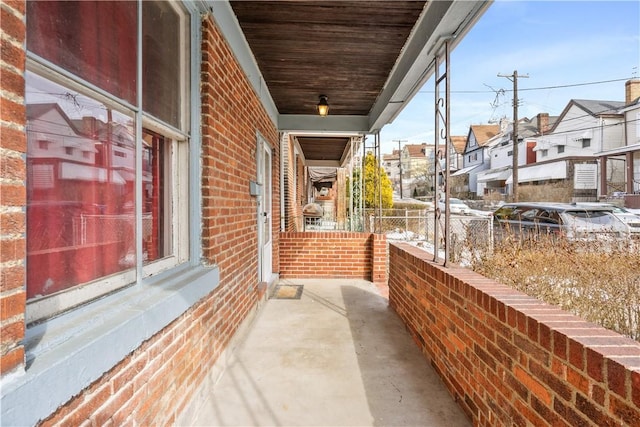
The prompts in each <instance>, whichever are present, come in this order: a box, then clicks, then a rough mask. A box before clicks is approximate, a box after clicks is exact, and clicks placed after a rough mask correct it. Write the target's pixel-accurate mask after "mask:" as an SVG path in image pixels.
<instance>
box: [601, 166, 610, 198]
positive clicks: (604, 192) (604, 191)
mask: <svg viewBox="0 0 640 427" xmlns="http://www.w3.org/2000/svg"><path fill="white" fill-rule="evenodd" d="M608 160H609V158H608V157H607V156H602V157H600V196H601V197H604V196H607V195H608V194H609V186H608V185H607V161H608Z"/></svg>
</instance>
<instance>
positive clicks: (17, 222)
mask: <svg viewBox="0 0 640 427" xmlns="http://www.w3.org/2000/svg"><path fill="white" fill-rule="evenodd" d="M25 225H26V218H25V214H24V213H22V212H11V213H8V212H7V213H4V214H3V215H2V217H0V234H3V235H7V234H22V233H24V232H25Z"/></svg>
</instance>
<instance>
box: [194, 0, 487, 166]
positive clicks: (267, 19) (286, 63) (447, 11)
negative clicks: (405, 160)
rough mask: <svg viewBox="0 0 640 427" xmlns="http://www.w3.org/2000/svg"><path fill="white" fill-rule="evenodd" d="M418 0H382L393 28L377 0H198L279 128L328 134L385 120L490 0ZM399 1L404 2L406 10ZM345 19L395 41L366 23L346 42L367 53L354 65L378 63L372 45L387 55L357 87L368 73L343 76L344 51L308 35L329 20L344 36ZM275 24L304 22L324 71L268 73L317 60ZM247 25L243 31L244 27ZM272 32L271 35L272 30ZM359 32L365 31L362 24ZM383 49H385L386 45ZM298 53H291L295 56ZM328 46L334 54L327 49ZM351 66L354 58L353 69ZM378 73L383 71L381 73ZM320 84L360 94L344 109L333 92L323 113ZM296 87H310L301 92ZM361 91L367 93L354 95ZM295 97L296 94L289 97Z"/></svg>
mask: <svg viewBox="0 0 640 427" xmlns="http://www.w3.org/2000/svg"><path fill="white" fill-rule="evenodd" d="M423 3H424V5H423V6H422V10H418V12H419V13H416V7H415V6H416V4H419V3H416V2H408V1H405V2H403V1H398V2H392V3H386V4H385V7H390V8H396V7H397V8H400V11H396V12H397V13H396V14H395V15H394V19H395V20H394V25H395V24H397V28H396V27H394V28H388V25H387V21H386V17H385V16H384V13H380V11H377V10H376V9H378V8H380V9H381V10H382V6H381V5H382V4H378V5H376V2H365V1H362V2H357V1H355V2H327V3H318V2H305V1H293V2H261V1H257V2H250V4H248V3H247V2H245V1H240V2H237V3H235V2H232V3H230V2H229V1H218V0H216V1H213V0H200V4H202V5H204V6H205V7H206V8H207V10H210V11H211V12H212V16H213V19H214V20H215V22H216V24H217V26H218V28H219V30H220V31H221V33H222V34H223V36H224V37H225V39H226V41H227V43H228V45H229V47H230V48H231V50H232V51H233V52H234V55H235V57H236V59H237V60H238V63H239V64H240V66H241V67H242V69H243V71H244V74H245V75H246V77H247V79H248V81H249V83H250V84H251V86H252V87H253V89H254V91H255V93H256V95H257V97H258V99H259V100H260V102H261V103H262V105H263V107H264V109H265V111H266V112H267V114H268V115H269V116H270V118H271V119H272V121H273V122H274V123H275V124H276V126H277V128H278V130H279V131H280V132H288V133H292V134H307V135H308V134H310V133H312V134H317V135H321V136H323V137H324V138H327V137H331V136H332V134H339V135H337V136H336V137H338V138H341V137H344V136H345V135H350V136H358V135H365V134H374V133H376V132H379V131H380V130H381V129H382V128H383V127H384V126H385V125H386V124H388V123H391V122H392V121H393V120H394V119H395V118H396V117H397V115H398V114H399V113H400V112H401V111H402V109H403V108H404V107H406V106H407V104H408V103H409V101H410V100H411V99H412V98H413V97H414V96H415V95H416V93H417V92H418V91H419V90H420V89H421V87H422V86H423V85H424V83H425V82H426V81H427V80H428V79H429V78H430V77H431V76H432V75H433V74H434V72H435V65H436V64H435V63H436V60H435V57H436V55H440V54H442V51H443V47H444V43H445V41H447V40H448V41H449V48H450V50H453V48H454V47H455V46H456V45H457V44H458V43H459V42H460V41H461V40H462V38H463V37H464V36H465V35H466V33H467V32H468V31H469V30H470V29H471V28H472V26H473V25H474V24H475V22H476V21H477V20H478V19H479V18H480V16H481V15H482V14H483V13H484V12H485V11H486V10H487V9H488V7H489V6H490V4H491V1H468V0H452V1H424V2H423ZM305 7H309V8H318V7H322V8H323V9H322V13H323V17H322V18H320V17H316V16H314V15H311V14H309V11H308V10H305ZM345 7H348V8H349V11H350V12H349V13H351V16H352V17H354V18H356V19H354V20H353V21H352V22H345V16H344V13H345V12H344V8H345ZM234 8H235V9H234ZM402 8H406V11H405V10H404V9H402ZM276 9H277V12H276V11H275V10H276ZM359 10H362V16H360V17H357V16H355V15H354V13H358V11H359ZM280 12H281V13H280ZM285 14H286V15H287V16H286V17H283V16H282V15H285ZM296 14H300V16H298V15H296ZM358 18H359V19H358ZM317 19H324V21H322V22H321V21H317ZM369 20H370V21H369ZM403 20H404V21H403ZM350 24H352V25H355V24H358V25H360V27H359V29H360V33H359V35H362V34H363V30H362V26H363V25H364V24H366V25H369V28H373V29H376V31H375V36H376V37H377V36H378V34H380V35H383V34H384V35H385V36H386V37H387V38H388V40H391V41H392V42H393V43H388V44H385V43H376V37H371V32H370V31H369V33H368V35H369V37H362V39H363V40H362V43H361V44H359V43H360V42H358V43H355V44H353V43H351V44H349V45H348V49H353V53H354V55H356V54H357V55H361V56H359V58H362V55H365V56H364V57H365V60H364V61H361V62H362V63H361V64H358V65H357V67H364V68H363V70H367V71H377V68H374V67H372V65H371V64H368V63H367V61H366V58H367V56H366V55H368V54H369V52H372V53H373V51H374V49H376V53H378V54H380V57H381V58H382V57H384V58H386V59H384V60H385V61H388V59H389V58H391V62H390V63H389V62H386V63H384V65H385V67H387V68H384V67H381V68H384V69H389V70H390V71H389V72H388V73H387V74H386V75H384V76H380V75H378V76H377V80H375V84H373V83H371V84H372V86H371V87H369V86H367V87H366V88H363V87H362V85H363V84H367V85H368V84H369V83H368V81H367V82H364V83H363V82H359V81H354V80H357V79H353V78H349V75H348V74H347V73H346V71H345V67H344V64H343V62H344V58H345V57H344V55H345V53H344V52H341V51H337V50H336V48H335V46H332V42H333V40H331V39H327V38H326V37H325V36H326V34H324V32H323V33H322V36H323V37H322V38H318V40H316V38H314V37H308V36H309V33H311V34H315V33H313V31H314V30H315V29H316V28H325V27H327V26H330V27H331V28H333V27H334V26H335V27H336V28H338V30H339V31H338V32H336V33H334V34H336V37H338V36H340V37H342V39H340V41H341V42H344V43H349V42H350V34H349V31H350V28H351V27H350ZM306 26H308V28H307V27H306ZM243 28H244V30H243ZM280 28H282V29H284V30H286V31H291V30H295V29H300V28H302V29H303V30H304V32H305V34H307V37H308V38H307V39H305V40H303V41H301V42H300V43H307V44H305V45H303V47H305V49H309V50H307V52H309V53H314V52H322V53H323V54H324V53H325V52H332V53H330V54H327V55H325V56H323V58H322V64H323V66H322V68H323V69H322V73H318V76H315V75H314V76H313V78H311V77H310V75H309V73H308V72H303V71H300V73H299V76H300V78H299V79H298V80H299V81H298V80H291V81H285V82H283V81H282V80H279V79H278V78H275V77H273V76H274V73H276V74H277V72H279V71H282V70H281V68H283V67H289V68H288V70H287V71H288V72H289V75H290V74H291V70H297V69H299V70H309V69H313V68H312V67H313V66H317V60H318V58H317V57H316V58H315V61H316V62H315V63H313V62H312V61H313V57H314V55H311V54H309V55H299V52H297V51H296V49H300V44H296V43H297V42H298V40H294V41H293V42H291V43H290V42H289V40H287V39H286V38H283V37H282V35H281V34H280V33H279V32H278V31H277V29H280ZM407 28H410V31H408V36H407V37H406V39H404V41H403V43H401V44H400V45H398V39H397V37H395V38H394V35H395V31H397V30H398V29H400V30H402V29H404V30H403V31H405V30H406V29H407ZM246 31H248V33H245V32H246ZM270 31H271V32H270ZM271 34H272V35H273V38H271V37H270V35H271ZM364 35H365V36H367V33H366V28H365V32H364ZM300 37H302V35H301V36H300ZM358 40H359V39H358ZM323 43H326V44H323ZM387 49H391V50H389V51H387ZM296 53H297V54H298V55H297V56H295V55H296ZM333 54H335V55H336V56H335V57H332V56H331V55H333ZM390 54H392V55H391V56H390ZM291 55H293V56H291ZM292 58H293V59H292ZM307 58H308V59H307ZM307 61H308V63H307ZM354 67H355V66H352V68H351V71H353V70H354ZM366 67H369V69H367V68H366ZM347 68H348V67H347ZM347 71H349V70H348V69H347ZM385 73H386V71H385ZM269 76H271V78H270V77H269ZM380 77H384V78H382V79H380ZM314 79H315V80H314ZM371 81H372V82H373V80H371ZM325 86H328V87H329V88H330V90H331V91H332V92H333V93H335V94H343V93H345V94H349V95H350V96H349V97H348V99H351V100H358V101H357V102H358V105H357V106H355V107H354V108H353V109H350V108H349V107H350V106H349V105H346V104H344V103H342V104H340V100H339V99H336V98H339V97H338V96H334V97H331V96H330V97H329V104H330V106H331V108H330V111H329V115H328V116H327V117H320V116H318V115H317V114H316V112H315V108H314V106H315V103H316V102H317V94H322V93H325ZM326 90H329V89H326ZM359 91H361V92H359ZM302 93H304V94H310V93H313V94H316V95H313V97H312V96H310V95H309V96H307V95H305V96H304V97H302V96H301V94H302ZM360 93H362V95H363V96H362V98H366V100H361V99H359V97H358V95H359V94H360ZM365 93H366V96H365ZM372 95H373V96H372ZM294 98H296V100H295V101H294V100H293V99H294ZM332 101H333V103H334V104H332ZM354 102H355V101H354ZM310 105H311V107H310ZM333 107H335V108H333ZM356 107H357V108H356ZM285 111H286V112H285ZM353 111H357V112H358V114H353V113H350V112H353ZM345 148H346V147H345ZM344 155H345V153H342V154H341V155H340V157H341V158H344ZM332 160H333V161H339V160H340V159H339V158H334V159H332Z"/></svg>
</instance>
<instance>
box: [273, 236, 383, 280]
mask: <svg viewBox="0 0 640 427" xmlns="http://www.w3.org/2000/svg"><path fill="white" fill-rule="evenodd" d="M386 263H387V241H386V238H385V236H384V235H381V234H371V233H347V232H330V231H327V232H315V231H314V232H308V233H290V232H287V233H280V277H281V278H299V279H303V278H333V279H336V278H351V279H364V280H371V281H373V282H374V283H376V284H383V283H386V278H387V274H386V273H387V264H386Z"/></svg>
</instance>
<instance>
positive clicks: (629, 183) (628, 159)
mask: <svg viewBox="0 0 640 427" xmlns="http://www.w3.org/2000/svg"><path fill="white" fill-rule="evenodd" d="M625 157H626V162H625V164H626V166H627V168H626V171H625V177H626V181H627V188H626V191H627V194H633V151H629V152H627V153H626V155H625Z"/></svg>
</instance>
